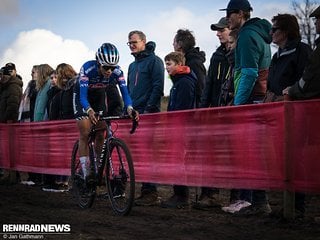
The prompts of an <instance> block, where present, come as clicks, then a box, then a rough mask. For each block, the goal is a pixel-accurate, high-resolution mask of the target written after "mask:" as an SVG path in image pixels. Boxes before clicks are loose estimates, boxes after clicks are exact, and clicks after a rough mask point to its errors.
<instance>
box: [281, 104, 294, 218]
mask: <svg viewBox="0 0 320 240" xmlns="http://www.w3.org/2000/svg"><path fill="white" fill-rule="evenodd" d="M288 105H289V106H288ZM289 107H290V102H288V101H286V100H285V102H284V123H283V124H284V164H285V166H284V170H285V173H284V177H285V179H284V181H285V190H284V193H283V217H284V218H285V219H288V220H292V219H294V215H295V207H294V206H295V194H294V192H292V190H291V189H292V187H291V183H292V166H293V165H292V162H291V159H292V158H291V155H290V154H291V152H290V146H291V142H290V141H291V139H292V138H291V137H290V136H289V135H290V126H291V122H290V121H291V118H290V116H289V115H290V109H289Z"/></svg>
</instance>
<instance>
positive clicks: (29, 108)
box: [18, 80, 38, 122]
mask: <svg viewBox="0 0 320 240" xmlns="http://www.w3.org/2000/svg"><path fill="white" fill-rule="evenodd" d="M37 93H38V91H37V89H36V80H30V81H29V83H28V86H27V88H26V90H25V91H24V93H23V95H22V99H21V102H20V107H19V118H18V121H20V122H33V117H34V105H35V103H36V98H37Z"/></svg>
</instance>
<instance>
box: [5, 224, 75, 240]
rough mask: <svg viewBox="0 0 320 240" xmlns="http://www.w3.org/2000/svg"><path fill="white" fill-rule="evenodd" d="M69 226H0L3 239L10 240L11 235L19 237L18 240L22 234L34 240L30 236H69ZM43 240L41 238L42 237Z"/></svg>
mask: <svg viewBox="0 0 320 240" xmlns="http://www.w3.org/2000/svg"><path fill="white" fill-rule="evenodd" d="M70 233H71V226H70V224H3V225H2V234H3V238H8V237H9V238H10V237H12V236H13V235H15V234H17V235H19V239H21V236H22V235H23V234H28V235H25V236H26V238H25V239H28V238H34V237H32V236H31V235H30V234H33V235H38V237H37V238H39V234H41V235H46V234H70ZM42 239H43V236H42Z"/></svg>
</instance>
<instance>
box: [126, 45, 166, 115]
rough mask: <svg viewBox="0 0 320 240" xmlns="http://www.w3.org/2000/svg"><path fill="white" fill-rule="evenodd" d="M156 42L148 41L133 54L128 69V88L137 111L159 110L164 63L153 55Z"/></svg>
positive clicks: (149, 111)
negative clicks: (144, 46) (142, 49)
mask: <svg viewBox="0 0 320 240" xmlns="http://www.w3.org/2000/svg"><path fill="white" fill-rule="evenodd" d="M155 48H156V44H155V43H154V42H148V43H147V44H146V48H145V50H144V51H141V52H138V53H135V54H133V56H134V57H135V61H134V62H132V63H131V64H130V65H129V69H128V90H129V94H130V97H131V99H132V102H133V104H132V105H133V108H134V109H136V110H137V111H138V112H139V113H152V112H160V103H161V97H162V96H163V89H164V64H163V61H162V60H161V58H159V57H158V56H156V55H155V53H154V51H155Z"/></svg>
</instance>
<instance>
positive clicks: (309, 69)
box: [289, 38, 320, 99]
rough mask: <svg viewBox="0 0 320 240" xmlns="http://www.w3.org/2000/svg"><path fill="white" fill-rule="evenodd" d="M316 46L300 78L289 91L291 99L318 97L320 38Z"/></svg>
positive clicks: (319, 84) (319, 94)
mask: <svg viewBox="0 0 320 240" xmlns="http://www.w3.org/2000/svg"><path fill="white" fill-rule="evenodd" d="M316 45H317V47H316V49H315V50H314V51H313V52H312V54H311V56H310V59H309V62H308V64H307V66H306V67H305V69H304V72H303V75H302V78H301V79H300V80H299V81H298V82H296V83H295V84H294V85H293V86H292V87H291V88H290V89H289V96H290V97H291V98H293V99H309V98H318V97H320V38H318V39H317V40H316Z"/></svg>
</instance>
